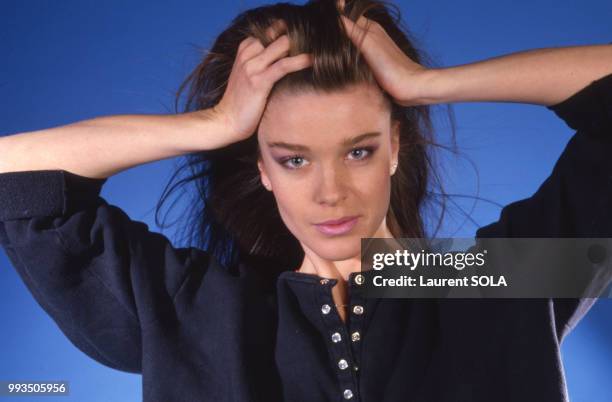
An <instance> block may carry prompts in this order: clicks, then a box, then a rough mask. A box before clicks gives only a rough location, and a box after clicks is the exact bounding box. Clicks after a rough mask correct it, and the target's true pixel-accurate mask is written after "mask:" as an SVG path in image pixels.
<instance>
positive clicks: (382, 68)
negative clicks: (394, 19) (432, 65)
mask: <svg viewBox="0 0 612 402" xmlns="http://www.w3.org/2000/svg"><path fill="white" fill-rule="evenodd" d="M340 17H341V19H342V22H343V24H344V27H345V29H346V33H347V35H348V36H349V38H350V39H351V41H352V42H353V43H354V44H355V46H357V47H358V48H359V49H360V51H361V54H362V55H363V57H364V58H365V60H366V62H367V63H368V65H369V67H370V69H371V70H372V73H373V74H374V77H376V81H377V82H378V84H379V85H380V86H381V87H382V88H383V89H384V90H385V91H386V92H387V93H388V94H389V95H391V96H392V97H393V98H394V100H395V102H397V103H398V104H400V105H403V106H413V105H418V104H422V103H424V102H423V100H422V99H421V96H420V94H421V92H422V91H421V88H423V87H424V80H425V78H426V77H428V74H427V72H428V71H429V70H428V69H427V68H425V67H423V66H422V65H420V64H418V63H416V62H414V61H412V60H411V59H410V58H409V57H408V56H407V55H406V54H405V53H404V52H403V51H402V50H401V49H400V48H399V47H398V46H397V45H396V44H395V42H394V41H393V40H392V39H391V37H390V36H389V35H388V34H387V33H386V32H385V30H384V28H383V27H382V26H380V24H378V23H377V22H376V21H373V20H370V19H368V18H366V17H364V16H361V17H359V19H357V22H353V21H352V20H351V19H349V18H347V17H345V16H344V15H341V16H340Z"/></svg>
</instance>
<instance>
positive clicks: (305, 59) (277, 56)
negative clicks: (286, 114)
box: [213, 20, 312, 141]
mask: <svg viewBox="0 0 612 402" xmlns="http://www.w3.org/2000/svg"><path fill="white" fill-rule="evenodd" d="M286 29H287V27H286V25H285V23H284V21H282V20H277V21H276V22H275V23H274V24H273V25H272V26H270V27H269V28H268V30H267V34H268V36H269V37H270V38H272V39H274V41H273V42H272V43H270V44H269V45H268V46H267V47H264V46H263V44H262V43H261V41H259V40H258V39H256V38H255V37H253V36H248V37H246V38H245V39H244V40H242V41H241V42H240V44H239V46H238V51H237V54H236V58H235V60H234V64H233V66H232V71H231V73H230V76H229V78H228V84H227V88H226V90H225V92H224V94H223V97H222V98H221V100H220V101H219V103H218V104H217V105H215V106H214V107H213V109H214V111H215V112H216V113H217V114H219V115H220V117H221V118H222V121H224V122H225V124H226V125H227V126H228V128H229V130H230V132H231V133H232V134H231V135H232V138H233V140H234V141H240V140H243V139H246V138H248V137H249V136H250V135H252V134H253V133H254V132H255V130H256V129H257V125H258V124H259V121H260V120H261V116H262V114H263V111H264V109H265V106H266V102H267V98H268V95H269V93H270V91H271V90H272V87H273V85H274V83H275V82H276V81H278V80H279V79H280V78H282V77H283V76H284V75H286V74H287V73H290V72H293V71H297V70H301V69H303V68H306V67H309V66H311V65H312V56H311V55H310V54H307V53H301V54H298V55H296V56H291V57H285V56H287V54H288V53H289V38H288V36H287V35H286V34H282V35H281V33H282V32H284V31H286Z"/></svg>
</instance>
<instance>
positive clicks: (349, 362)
mask: <svg viewBox="0 0 612 402" xmlns="http://www.w3.org/2000/svg"><path fill="white" fill-rule="evenodd" d="M334 284H335V282H333V283H332V282H331V281H329V280H328V281H325V280H321V281H320V285H319V289H320V291H319V292H317V294H318V297H317V299H318V301H317V302H318V303H319V305H320V306H322V307H321V318H322V321H323V323H324V326H325V327H327V328H328V336H327V339H326V343H327V345H328V350H329V351H330V354H331V357H332V359H333V361H334V362H335V371H336V373H337V375H338V383H339V386H340V389H339V392H340V393H341V395H342V397H343V399H345V400H349V399H350V400H352V401H354V400H358V398H357V379H356V376H355V370H354V367H355V361H354V356H353V353H352V348H351V345H349V344H350V343H351V341H350V339H351V338H350V335H349V333H348V332H347V327H346V325H344V323H343V322H342V319H341V318H340V314H339V313H338V311H337V310H336V309H335V308H333V307H332V306H333V305H334V302H333V297H332V292H331V286H333V285H334ZM349 303H350V295H349ZM325 305H327V306H329V310H328V309H327V307H326V308H323V306H325ZM325 311H326V312H325Z"/></svg>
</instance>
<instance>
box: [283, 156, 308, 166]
mask: <svg viewBox="0 0 612 402" xmlns="http://www.w3.org/2000/svg"><path fill="white" fill-rule="evenodd" d="M304 161H305V159H304V158H303V157H302V156H299V155H294V156H290V157H288V158H285V159H283V160H281V161H280V163H281V165H283V166H284V167H286V168H287V169H299V168H301V167H302V166H303V162H304Z"/></svg>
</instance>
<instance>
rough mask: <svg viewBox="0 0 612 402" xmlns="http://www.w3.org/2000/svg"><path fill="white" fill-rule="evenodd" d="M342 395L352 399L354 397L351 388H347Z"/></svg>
mask: <svg viewBox="0 0 612 402" xmlns="http://www.w3.org/2000/svg"><path fill="white" fill-rule="evenodd" d="M342 396H343V397H344V399H351V398H352V397H353V391H351V390H350V389H345V390H344V392H343V393H342Z"/></svg>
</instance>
